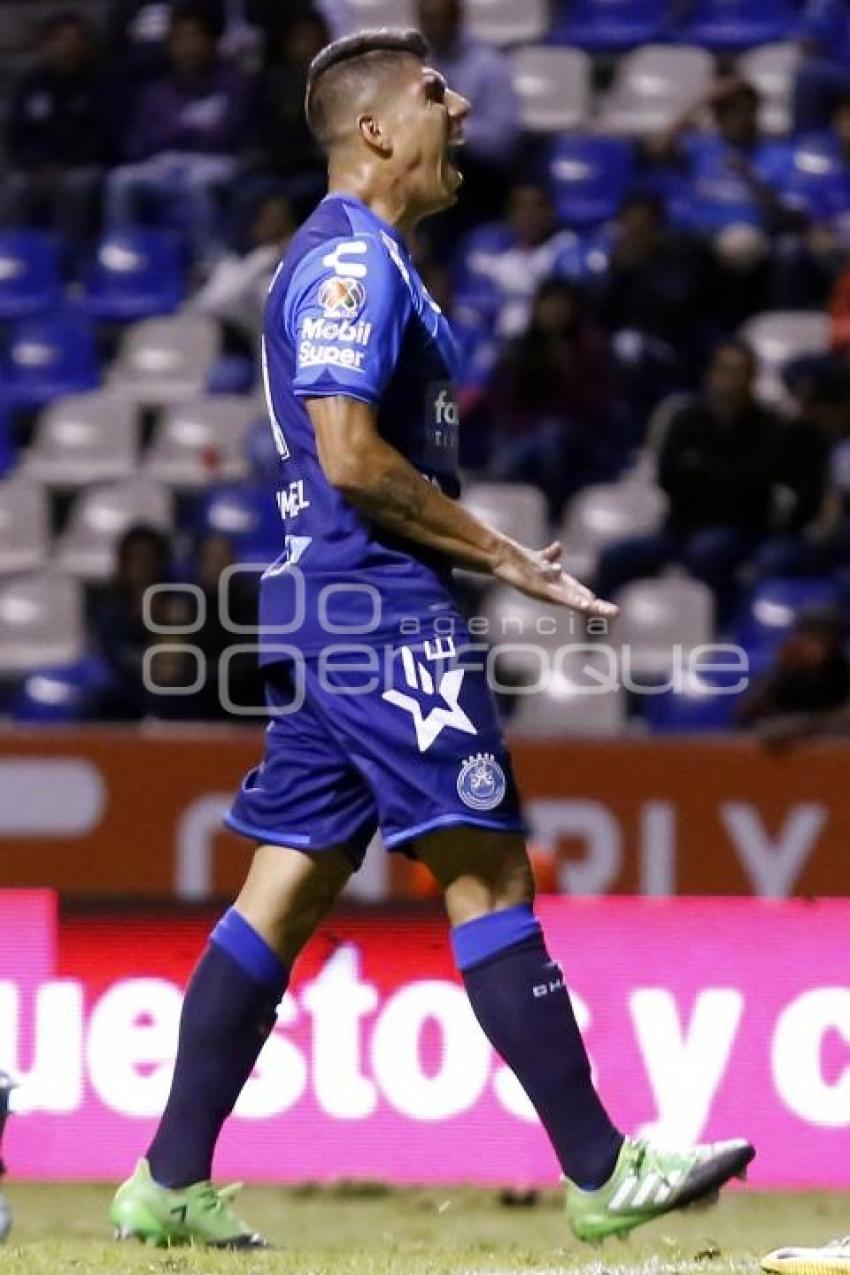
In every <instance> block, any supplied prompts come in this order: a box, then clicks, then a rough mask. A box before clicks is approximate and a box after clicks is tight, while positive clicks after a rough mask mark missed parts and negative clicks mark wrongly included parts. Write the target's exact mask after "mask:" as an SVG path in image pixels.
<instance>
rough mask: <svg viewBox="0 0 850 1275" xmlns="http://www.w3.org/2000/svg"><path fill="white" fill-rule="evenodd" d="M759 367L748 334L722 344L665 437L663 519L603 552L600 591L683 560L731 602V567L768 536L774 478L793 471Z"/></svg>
mask: <svg viewBox="0 0 850 1275" xmlns="http://www.w3.org/2000/svg"><path fill="white" fill-rule="evenodd" d="M755 371H756V364H755V358H754V355H753V353H752V351H751V350H750V349H749V347H748V346H746V345H744V344H743V343H742V342H739V341H727V342H725V343H724V344H722V345H721V346H719V347H718V349H717V350H716V351H715V353H714V356H713V358H712V360H711V363H710V365H709V368H708V372H707V375H706V379H705V387H704V390H703V392H702V394H701V395H700V396H699V397H698V398H697V399H696V400H695V401H694V402H693V403H691V404H688V405H686V406H683V407H682V408H680V410H679V411H678V412H677V413H676V414H675V415H674V416H673V418H672V420H671V421H670V425H669V427H668V431H667V436H666V438H665V439H664V442H663V444H662V447H661V452H660V456H659V463H658V476H659V482H660V485H661V486H662V488H663V489H664V491H665V492H666V493H667V496H668V499H669V512H668V516H667V520H666V523H665V525H664V526H663V527H662V529H661V530H660V531H658V532H656V533H655V534H653V535H649V536H641V537H638V538H635V539H632V540H626V541H621V542H618V543H616V544H614V545H611V546H610V547H609V548H608V549H606V550H605V551H604V552H603V554H602V556H601V559H600V563H599V568H598V571H597V577H596V586H597V588H599V589H604V590H605V592H601V593H600V596H602V597H611V596H612V595H614V594H616V592H617V591H618V589H620V588H622V586H623V585H624V584H626V583H628V582H629V581H630V580H634V579H636V578H638V577H641V576H650V575H654V574H655V572H656V571H658V570H660V569H661V568H662V567H664V566H667V565H668V564H669V563H674V562H676V563H681V564H682V565H684V566H685V567H687V568H688V570H689V571H690V572H691V574H692V575H694V576H696V577H697V578H698V579H700V580H704V581H705V582H706V584H708V585H710V587H711V588H712V589H713V590H714V591H715V593H716V595H717V597H718V600H719V602H720V603H721V614H722V613H723V611H724V609H725V608H726V607H727V606H728V604H729V603H731V601H732V600H733V598H734V590H733V585H734V573H735V571H736V569H737V568H738V567H739V566H740V565H741V564H742V563H743V562H745V561H746V560H747V559H748V558H749V557H751V555H752V554H753V552H754V551H755V549H756V548H757V547H758V546H759V544H761V543H762V542H763V541H764V540H765V539H766V537H767V536H768V534H769V532H770V530H771V514H772V509H773V499H774V492H775V488H776V487H777V486H778V485H779V484H780V482H781V481H782V480H783V478H784V477H786V474H785V472H784V469H783V453H782V443H783V435H782V432H781V426H780V423H779V421H778V419H777V418H776V417H775V416H774V414H773V413H772V412H770V411H768V409H767V408H765V407H763V406H762V405H761V404H760V403H759V402H758V401H757V400H756V398H755V397H754V394H753V382H754V378H755Z"/></svg>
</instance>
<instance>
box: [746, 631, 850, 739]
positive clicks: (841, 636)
mask: <svg viewBox="0 0 850 1275" xmlns="http://www.w3.org/2000/svg"><path fill="white" fill-rule="evenodd" d="M846 642H847V626H846V622H845V620H844V618H843V616H841V615H839V614H835V613H833V612H824V613H821V614H813V615H804V616H802V617H801V618H800V619H799V620H798V621H797V623H796V624H795V625H794V628H793V630H792V632H791V633H790V634H789V636H788V637H787V638H786V639H785V641H784V642H783V643H782V645H781V646H780V648H779V650H778V651H777V653H776V655H775V657H774V660H773V664H772V667H771V668H770V669H769V670H768V671H767V672H766V673H765V674H763V676H761V677H760V678H758V679H757V680H756V682H755V683H754V685H753V686H752V687H751V688H750V690H749V692H748V693H747V695H746V696H744V698H743V700H742V702H741V705H740V707H739V709H738V713H737V721H738V725H739V726H743V727H755V728H756V729H757V730H758V731H759V733H760V734H761V736H762V738H763V739H764V741H765V743H766V744H768V745H770V746H773V747H778V746H781V745H784V744H789V743H791V742H792V741H793V740H795V739H803V738H805V737H806V736H811V735H822V734H846V733H847V732H848V730H850V712H848V700H850V661H848V658H847V647H846Z"/></svg>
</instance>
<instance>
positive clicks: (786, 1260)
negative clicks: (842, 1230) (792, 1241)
mask: <svg viewBox="0 0 850 1275" xmlns="http://www.w3.org/2000/svg"><path fill="white" fill-rule="evenodd" d="M761 1268H762V1270H763V1271H770V1272H771V1275H850V1235H845V1236H844V1237H843V1238H842V1239H840V1240H830V1241H829V1243H828V1244H824V1246H823V1248H777V1249H775V1250H774V1251H773V1252H772V1253H768V1255H767V1257H763V1258H762V1262H761Z"/></svg>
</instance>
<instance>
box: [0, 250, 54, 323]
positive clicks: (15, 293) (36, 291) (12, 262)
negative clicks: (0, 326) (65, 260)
mask: <svg viewBox="0 0 850 1275" xmlns="http://www.w3.org/2000/svg"><path fill="white" fill-rule="evenodd" d="M61 300H62V278H61V274H60V270H59V253H58V250H57V248H56V243H55V241H54V240H53V239H52V238H51V236H50V235H46V234H43V233H42V232H40V231H37V230H5V231H3V232H2V233H0V322H3V323H7V322H9V321H10V320H12V319H25V318H29V316H30V315H34V314H43V313H44V312H45V311H46V310H53V309H55V308H56V307H57V306H58V305H59V304H60V303H61Z"/></svg>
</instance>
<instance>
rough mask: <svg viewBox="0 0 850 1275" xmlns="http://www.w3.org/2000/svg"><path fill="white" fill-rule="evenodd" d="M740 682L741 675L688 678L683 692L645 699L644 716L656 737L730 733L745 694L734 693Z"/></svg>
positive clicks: (642, 710)
mask: <svg viewBox="0 0 850 1275" xmlns="http://www.w3.org/2000/svg"><path fill="white" fill-rule="evenodd" d="M740 680H741V675H740V674H737V673H736V674H734V676H733V675H725V674H724V675H722V676H718V675H715V674H712V675H711V676H705V675H700V677H699V678H698V679H697V678H686V679H685V682H684V685H683V686H682V688H681V689H680V690H668V691H664V692H663V693H662V694H660V695H643V696H641V699H640V708H641V715H642V717H643V719H644V721H645V722H646V723H647V725H648V726H649V729H650V730H651V731H652V733H653V734H659V735H692V734H698V733H700V732H703V731H725V730H728V729H729V728H730V726H731V725H732V724H733V721H734V717H735V707H736V705H737V703H738V699H739V695H740V694H741V693H743V692H739V693H733V692H732V688H734V687H736V686H737V684H738V682H739V681H740ZM724 689H725V690H726V693H723V692H724Z"/></svg>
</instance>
